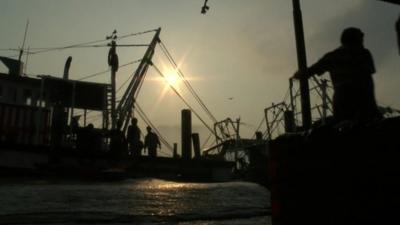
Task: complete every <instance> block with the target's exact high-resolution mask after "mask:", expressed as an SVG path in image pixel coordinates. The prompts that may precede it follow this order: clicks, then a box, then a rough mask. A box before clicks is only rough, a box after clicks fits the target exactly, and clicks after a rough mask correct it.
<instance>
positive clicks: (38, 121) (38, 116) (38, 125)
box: [35, 77, 44, 145]
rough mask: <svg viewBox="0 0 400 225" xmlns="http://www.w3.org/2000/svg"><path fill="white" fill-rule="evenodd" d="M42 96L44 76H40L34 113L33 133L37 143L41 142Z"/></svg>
mask: <svg viewBox="0 0 400 225" xmlns="http://www.w3.org/2000/svg"><path fill="white" fill-rule="evenodd" d="M43 98H44V78H43V77H41V79H40V91H39V107H38V111H37V114H36V134H35V144H36V145H39V144H42V143H41V142H40V140H41V138H40V133H41V130H42V107H44V106H43V101H44V100H43Z"/></svg>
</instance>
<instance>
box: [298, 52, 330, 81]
mask: <svg viewBox="0 0 400 225" xmlns="http://www.w3.org/2000/svg"><path fill="white" fill-rule="evenodd" d="M328 67H329V56H328V55H325V56H324V57H322V58H321V59H320V60H318V62H316V63H314V64H313V65H312V66H310V67H308V68H307V70H306V71H305V72H304V74H302V73H301V72H300V71H297V72H296V73H295V74H294V75H293V78H295V79H300V78H301V77H303V76H306V77H307V79H309V78H310V77H312V76H314V75H316V74H317V75H319V76H320V75H322V74H323V73H325V72H326V71H328Z"/></svg>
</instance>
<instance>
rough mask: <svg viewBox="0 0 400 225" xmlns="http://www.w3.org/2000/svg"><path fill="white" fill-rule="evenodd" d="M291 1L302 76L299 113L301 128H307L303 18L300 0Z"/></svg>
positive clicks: (307, 98)
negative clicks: (300, 115)
mask: <svg viewBox="0 0 400 225" xmlns="http://www.w3.org/2000/svg"><path fill="white" fill-rule="evenodd" d="M292 1H293V20H294V28H295V36H296V49H297V63H298V69H299V71H300V73H301V74H302V75H304V76H301V78H300V96H301V114H302V121H303V129H304V130H307V129H309V128H310V127H311V109H310V108H311V106H310V92H309V87H308V78H307V76H305V75H306V74H305V73H306V71H307V56H306V47H305V41H304V30H303V20H302V15H301V9H300V1H299V0H292Z"/></svg>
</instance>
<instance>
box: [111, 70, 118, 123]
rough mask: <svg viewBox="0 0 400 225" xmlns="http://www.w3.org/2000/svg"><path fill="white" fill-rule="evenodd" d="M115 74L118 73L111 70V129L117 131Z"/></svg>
mask: <svg viewBox="0 0 400 225" xmlns="http://www.w3.org/2000/svg"><path fill="white" fill-rule="evenodd" d="M115 73H116V71H115V70H114V69H111V129H115V128H116V124H117V115H116V111H115Z"/></svg>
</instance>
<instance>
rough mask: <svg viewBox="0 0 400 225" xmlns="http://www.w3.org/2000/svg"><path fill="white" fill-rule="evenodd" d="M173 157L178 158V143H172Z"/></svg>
mask: <svg viewBox="0 0 400 225" xmlns="http://www.w3.org/2000/svg"><path fill="white" fill-rule="evenodd" d="M173 157H174V159H177V158H178V143H174V156H173Z"/></svg>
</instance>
